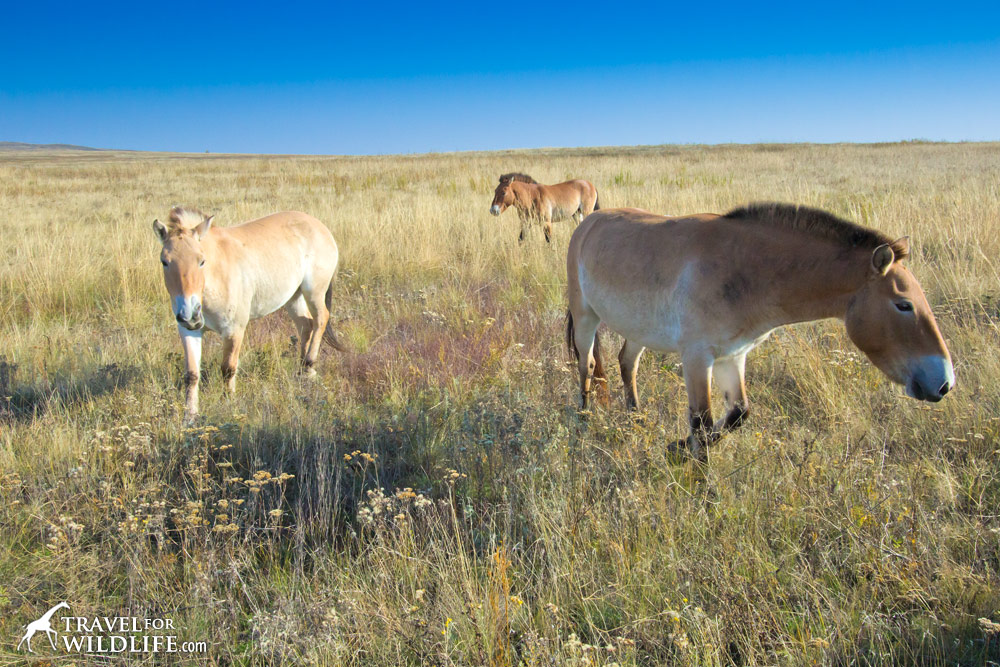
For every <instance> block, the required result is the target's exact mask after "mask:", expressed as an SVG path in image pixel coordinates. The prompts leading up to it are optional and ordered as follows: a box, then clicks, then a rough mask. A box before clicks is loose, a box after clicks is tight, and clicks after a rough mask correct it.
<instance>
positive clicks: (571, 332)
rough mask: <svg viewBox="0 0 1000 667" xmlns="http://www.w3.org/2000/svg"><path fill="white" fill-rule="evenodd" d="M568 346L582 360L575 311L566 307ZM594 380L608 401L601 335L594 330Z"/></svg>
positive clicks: (598, 390)
mask: <svg viewBox="0 0 1000 667" xmlns="http://www.w3.org/2000/svg"><path fill="white" fill-rule="evenodd" d="M566 347H567V349H568V350H569V353H570V354H572V355H573V358H574V359H576V360H577V361H580V350H578V349H577V348H576V330H575V329H574V327H573V311H571V310H570V309H568V308H567V309H566ZM593 354H594V382H595V383H597V385H598V386H597V387H595V389H596V390H597V392H598V395H599V396H600V398H601V402H602V403H606V402H607V399H608V396H607V388H608V376H607V375H605V374H604V361H603V360H602V359H601V356H602V355H601V337H600V336H599V335H598V334H597V332H596V331H595V332H594V352H593Z"/></svg>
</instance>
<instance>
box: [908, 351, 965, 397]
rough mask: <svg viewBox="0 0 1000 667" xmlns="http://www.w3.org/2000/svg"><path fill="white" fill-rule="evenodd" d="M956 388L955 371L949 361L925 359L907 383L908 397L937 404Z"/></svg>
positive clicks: (933, 358) (932, 358)
mask: <svg viewBox="0 0 1000 667" xmlns="http://www.w3.org/2000/svg"><path fill="white" fill-rule="evenodd" d="M954 387H955V370H954V368H953V367H952V365H951V361H950V360H949V359H945V358H944V357H936V356H932V357H924V358H923V359H922V360H921V362H920V363H919V364H918V365H917V368H916V371H915V372H914V373H913V375H911V376H910V380H909V381H908V382H907V383H906V395H907V396H909V397H910V398H915V399H917V400H918V401H929V402H931V403H937V402H938V401H940V400H941V399H942V398H944V397H945V394H947V393H948V392H949V391H951V390H952V389H954Z"/></svg>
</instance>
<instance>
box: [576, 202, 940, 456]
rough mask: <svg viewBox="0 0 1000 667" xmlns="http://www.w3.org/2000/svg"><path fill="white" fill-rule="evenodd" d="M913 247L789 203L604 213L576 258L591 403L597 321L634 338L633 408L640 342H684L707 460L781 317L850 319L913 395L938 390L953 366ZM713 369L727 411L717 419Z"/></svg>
mask: <svg viewBox="0 0 1000 667" xmlns="http://www.w3.org/2000/svg"><path fill="white" fill-rule="evenodd" d="M908 253H909V241H908V239H906V238H905V237H904V238H902V239H898V240H895V241H893V240H891V239H889V237H887V236H885V235H884V234H881V233H880V232H877V231H874V230H871V229H867V228H865V227H861V226H859V225H856V224H854V223H851V222H847V221H845V220H841V219H839V218H836V217H834V216H833V215H831V214H829V213H825V212H823V211H819V210H815V209H810V208H802V207H797V206H790V205H785V204H752V205H750V206H746V207H743V208H738V209H735V210H733V211H730V212H729V213H727V214H725V215H722V216H720V215H709V214H703V215H693V216H688V217H676V218H666V217H663V216H659V215H655V214H653V213H649V212H647V211H642V210H638V209H615V210H604V211H601V212H600V213H595V214H593V215H591V216H589V217H588V218H587V219H586V220H584V221H583V224H581V225H580V226H579V227H578V228H577V229H576V231H575V232H574V233H573V237H572V239H571V240H570V244H569V255H568V257H567V262H566V269H567V273H568V278H569V316H568V323H567V344H568V346H569V347H570V349H571V351H572V352H573V353H575V354H576V357H577V359H578V360H579V371H580V393H581V403H582V405H583V407H585V408H586V406H587V399H588V394H589V393H590V387H591V378H590V375H591V373H592V372H593V373H594V378H595V379H601V380H603V378H604V369H603V366H602V364H601V359H600V350H599V342H598V340H597V336H596V333H597V326H598V324H599V323H600V322H604V323H605V324H607V326H608V327H610V328H611V329H612V330H614V331H617V332H618V333H620V334H621V335H622V336H624V337H625V344H624V345H623V346H622V349H621V352H620V353H619V355H618V360H619V363H620V364H621V375H622V380H623V382H624V384H625V402H626V404H627V405H628V407H629V408H630V409H635V408H636V407H637V406H638V396H637V393H636V383H635V374H636V368H637V366H638V362H639V355H640V354H642V351H643V350H644V349H645V348H647V347H648V348H650V349H653V350H658V351H663V352H667V351H674V352H679V353H680V356H681V360H682V362H683V368H684V382H685V384H686V385H687V394H688V407H689V418H690V424H691V435H690V436H689V437H688V439H687V444H688V445H689V447H690V449H691V452H692V454H694V455H695V456H697V457H699V458H703V457H704V456H706V455H707V452H706V449H705V447H706V446H707V445H708V444H709V443H711V442H712V441H714V440H715V439H716V438H717V437H718V436H719V434H720V433H721V432H723V431H725V430H728V429H732V428H736V427H737V426H739V425H741V424H742V423H743V422H744V421H745V420H746V417H747V414H748V403H747V398H746V388H745V385H744V380H743V372H744V364H745V360H746V355H747V353H748V352H749V351H750V350H751V349H753V348H754V347H755V346H756V345H758V344H759V343H760V342H761V341H763V340H764V339H765V338H766V337H767V336H768V334H770V332H771V331H772V330H774V329H775V328H777V327H780V326H782V325H785V324H791V323H793V322H806V321H810V320H818V319H822V318H828V317H836V318H840V319H842V320H844V322H845V324H846V326H847V334H848V336H849V337H850V338H851V340H852V341H853V342H854V344H855V345H857V346H858V347H859V348H860V349H861V350H862V351H863V352H864V353H865V354H866V355H867V356H868V358H869V359H870V360H871V362H872V363H873V364H875V366H876V367H877V368H878V369H879V370H881V371H882V372H883V373H884V374H885V375H886V376H888V377H889V379H890V380H892V381H893V382H895V383H897V384H901V385H904V386H905V387H906V393H907V394H908V395H909V396H911V397H913V398H916V399H920V400H925V401H939V400H941V398H942V397H943V396H944V395H945V394H947V393H948V392H949V391H950V390H951V389H952V387H954V386H955V374H954V370H953V367H952V363H951V356H950V354H949V353H948V348H947V347H946V346H945V343H944V340H943V339H942V337H941V333H940V332H939V331H938V327H937V323H936V322H935V320H934V315H933V314H932V313H931V309H930V306H928V304H927V299H926V298H924V293H923V290H922V289H921V288H920V284H919V283H918V282H917V280H916V278H914V277H913V274H911V273H910V272H909V271H908V270H907V269H906V268H905V267H904V266H902V264H901V263H900V260H902V259H903V258H905V257H906V256H907V255H908ZM713 371H714V374H715V381H716V384H717V385H718V386H719V388H720V389H721V390H722V391H723V395H724V397H725V405H726V411H727V412H726V416H725V417H724V418H723V419H721V420H720V421H719V422H715V423H713V421H712V406H711V394H710V391H711V389H710V385H711V381H712V374H713ZM678 444H682V443H678Z"/></svg>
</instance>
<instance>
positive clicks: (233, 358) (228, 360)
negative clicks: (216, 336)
mask: <svg viewBox="0 0 1000 667" xmlns="http://www.w3.org/2000/svg"><path fill="white" fill-rule="evenodd" d="M244 333H245V329H236V330H234V331H233V333H232V334H231V335H230V336H229V337H228V338H226V339H225V340H224V341H223V342H222V381H223V382H225V383H226V391H228V392H229V393H233V392H235V391H236V369H237V368H239V366H240V348H241V347H242V346H243V334H244Z"/></svg>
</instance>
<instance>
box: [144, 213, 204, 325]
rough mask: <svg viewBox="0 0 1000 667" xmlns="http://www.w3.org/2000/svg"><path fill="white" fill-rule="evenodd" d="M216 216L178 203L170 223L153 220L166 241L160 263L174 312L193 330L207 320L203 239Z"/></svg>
mask: <svg viewBox="0 0 1000 667" xmlns="http://www.w3.org/2000/svg"><path fill="white" fill-rule="evenodd" d="M213 217H214V216H208V217H205V216H204V215H203V214H202V213H201V211H196V210H192V209H184V208H181V207H179V206H175V207H174V208H173V209H171V211H170V218H169V220H168V224H166V225H165V224H163V223H162V222H160V221H159V220H154V221H153V230H154V231H156V235H157V236H158V237H159V238H160V242H161V243H162V244H163V249H162V250H161V251H160V263H161V264H163V281H164V283H166V285H167V292H169V293H170V301H171V304H172V305H173V311H174V316H175V317H176V318H177V322H178V324H180V325H181V326H183V327H185V328H186V329H189V330H191V331H196V330H198V329H201V327H202V326H204V324H205V318H204V316H203V315H202V310H201V299H202V292H203V291H204V290H205V271H204V268H205V254H204V253H203V252H202V247H201V239H202V238H203V237H204V236H205V234H207V233H208V230H209V229H211V227H212V218H213Z"/></svg>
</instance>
